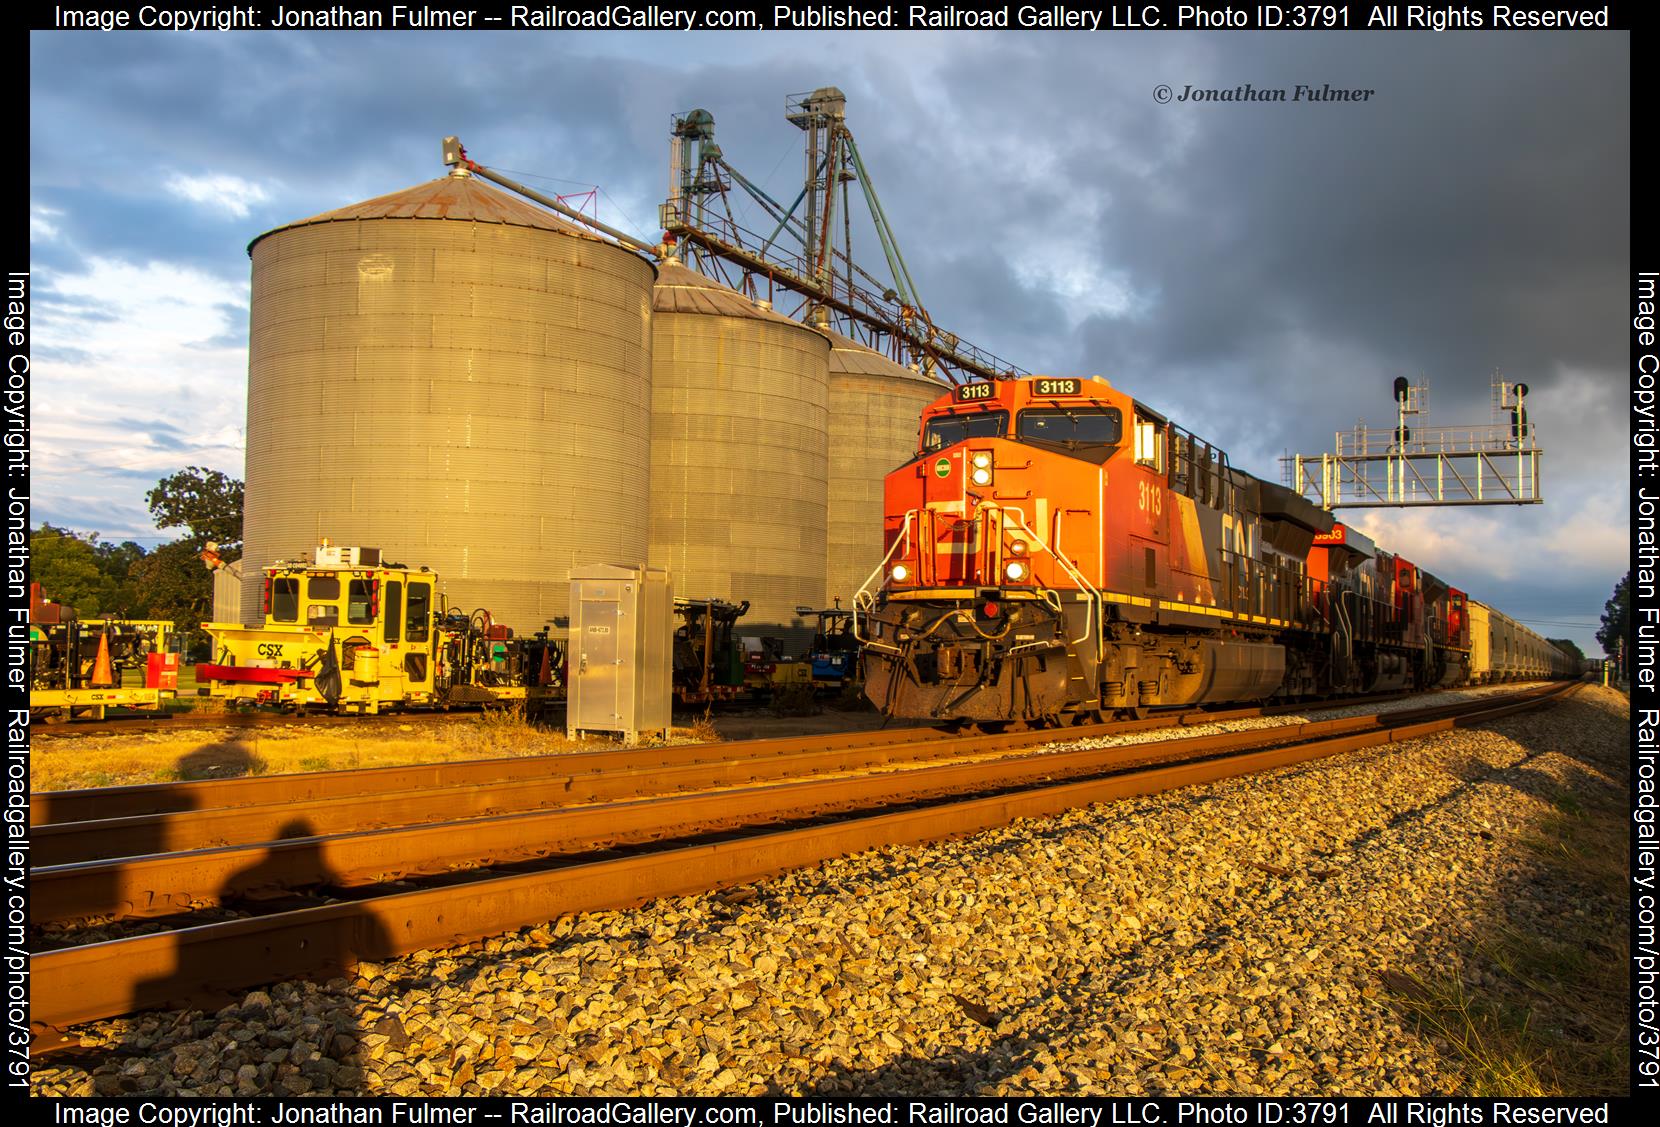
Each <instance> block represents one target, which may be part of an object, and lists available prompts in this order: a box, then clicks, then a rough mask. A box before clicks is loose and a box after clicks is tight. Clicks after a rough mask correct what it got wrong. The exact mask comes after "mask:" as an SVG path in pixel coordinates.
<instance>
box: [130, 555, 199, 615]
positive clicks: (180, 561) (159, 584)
mask: <svg viewBox="0 0 1660 1127" xmlns="http://www.w3.org/2000/svg"><path fill="white" fill-rule="evenodd" d="M132 575H133V585H134V587H135V588H136V589H137V591H138V606H137V608H136V610H137V612H138V615H139V616H140V617H143V618H166V619H171V620H172V622H173V623H174V625H176V626H177V627H178V628H179V630H181V631H190V632H195V631H197V629H198V628H199V627H200V626H201V625H202V620H203V619H204V618H206V617H207V616H208V614H209V613H210V612H211V610H212V609H213V573H212V572H210V571H208V569H207V568H206V567H204V566H202V560H201V557H200V556H199V555H198V554H197V549H196V547H195V546H194V545H192V544H191V542H190V541H189V540H175V541H173V542H172V543H170V544H163V545H162V546H161V547H159V548H157V549H156V550H155V551H153V552H151V553H149V554H148V555H146V556H145V557H144V558H143V559H141V560H139V561H138V562H137V563H135V564H134V565H133V573H132Z"/></svg>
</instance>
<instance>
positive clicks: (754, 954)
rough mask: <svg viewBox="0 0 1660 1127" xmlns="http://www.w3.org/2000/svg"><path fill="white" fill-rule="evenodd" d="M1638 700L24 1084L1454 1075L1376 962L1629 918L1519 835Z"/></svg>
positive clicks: (1603, 698) (705, 1087)
mask: <svg viewBox="0 0 1660 1127" xmlns="http://www.w3.org/2000/svg"><path fill="white" fill-rule="evenodd" d="M1624 707H1625V705H1624V699H1623V698H1618V697H1614V696H1612V694H1607V693H1606V692H1605V691H1604V690H1601V689H1596V688H1587V689H1585V690H1582V691H1581V693H1580V694H1579V698H1578V699H1576V700H1573V701H1569V702H1565V703H1562V704H1558V705H1556V706H1555V707H1553V708H1551V709H1548V710H1547V711H1545V712H1542V713H1537V714H1530V715H1525V716H1521V717H1516V718H1511V719H1507V720H1503V721H1500V722H1498V723H1497V724H1495V725H1494V726H1493V727H1491V728H1489V729H1482V730H1475V731H1470V730H1460V731H1456V732H1447V733H1441V734H1437V735H1435V736H1433V737H1431V738H1428V739H1424V740H1419V741H1415V742H1413V743H1409V744H1404V745H1399V746H1395V747H1387V748H1378V749H1369V750H1362V751H1358V752H1353V753H1350V754H1347V755H1344V756H1340V757H1337V758H1334V759H1330V760H1325V761H1321V762H1319V763H1314V764H1308V765H1304V766H1299V767H1293V768H1289V769H1285V770H1281V771H1279V772H1276V773H1274V774H1272V775H1269V776H1262V777H1256V778H1251V779H1242V780H1235V781H1228V782H1219V783H1211V784H1205V785H1201V786H1196V787H1191V788H1187V789H1184V790H1181V791H1177V792H1171V793H1169V794H1164V795H1158V796H1152V797H1148V798H1138V799H1130V800H1126V801H1123V802H1119V803H1116V804H1112V805H1105V806H1096V807H1091V808H1089V809H1086V810H1081V811H1075V812H1071V813H1068V814H1063V815H1060V816H1056V817H1052V818H1046V819H1033V820H1026V821H1022V822H1019V823H1016V824H1015V825H1013V826H1010V827H1007V828H1004V829H998V830H991V831H987V832H985V833H981V834H977V835H975V836H973V837H971V838H967V839H964V840H963V841H959V842H955V843H948V844H943V845H935V846H927V847H894V848H889V849H885V850H880V851H876V852H874V853H867V854H861V855H860V856H858V857H855V858H852V859H848V860H844V861H837V862H831V863H829V864H826V865H823V866H820V867H818V868H816V869H813V870H809V871H805V872H802V873H797V874H794V875H790V876H786V877H781V878H776V879H773V880H769V881H766V882H764V883H762V884H760V885H757V886H753V887H751V888H747V889H743V890H740V891H739V892H737V893H731V892H728V893H725V894H715V895H708V896H697V897H681V898H677V899H674V900H670V901H661V902H657V903H656V904H653V905H648V906H647V907H645V908H641V909H634V910H629V911H622V912H605V913H593V914H589V915H586V916H582V917H578V918H577V919H575V920H565V921H561V922H560V923H558V924H556V925H553V926H552V927H550V928H548V929H534V930H531V931H527V932H522V933H519V934H517V935H515V936H512V937H509V938H506V939H501V940H491V941H489V942H487V943H486V944H484V945H483V946H482V948H481V949H474V950H462V951H450V952H443V953H431V952H423V953H417V954H416V955H412V956H408V957H405V958H400V959H397V960H393V961H391V962H389V963H386V964H383V965H380V966H374V967H364V968H360V970H359V972H358V973H357V975H356V976H355V977H354V978H353V979H352V980H349V981H348V980H344V979H342V980H335V981H333V982H331V983H327V984H324V985H323V986H322V987H314V986H307V985H294V984H287V985H283V986H278V987H274V988H271V989H270V990H269V991H256V992H254V993H253V994H250V995H248V996H247V998H246V999H245V1000H244V1002H243V1003H242V1004H241V1005H239V1006H235V1007H231V1008H230V1009H228V1010H226V1011H223V1012H221V1013H220V1014H219V1015H217V1016H212V1015H209V1016H202V1015H191V1014H189V1013H182V1014H160V1015H146V1016H144V1017H140V1018H137V1019H133V1020H130V1021H121V1022H108V1023H104V1024H103V1025H102V1026H100V1027H99V1029H98V1036H99V1038H100V1039H101V1040H104V1041H105V1042H106V1044H107V1045H108V1046H109V1047H110V1048H113V1049H116V1050H117V1053H116V1054H115V1055H112V1056H109V1057H107V1058H105V1059H102V1060H101V1061H96V1062H94V1061H88V1062H87V1063H86V1064H81V1065H76V1064H68V1065H54V1064H51V1063H47V1064H46V1065H45V1066H44V1067H43V1068H42V1070H41V1071H40V1072H39V1073H38V1074H37V1090H39V1091H43V1092H67V1091H89V1092H90V1091H99V1092H114V1091H121V1090H128V1091H176V1090H177V1091H194V1092H214V1091H230V1092H236V1091H242V1092H254V1091H274V1092H277V1093H279V1094H283V1093H298V1092H305V1091H339V1092H400V1093H406V1094H407V1093H416V1092H439V1091H454V1092H465V1091H494V1092H503V1093H532V1092H544V1093H549V1094H551V1093H555V1092H581V1093H593V1094H598V1093H607V1092H613V1093H614V1092H649V1091H679V1092H686V1093H694V1092H695V1093H709V1092H719V1091H726V1092H747V1091H758V1090H768V1089H770V1090H786V1091H797V1090H801V1091H838V1090H839V1091H856V1092H865V1093H874V1092H882V1091H925V1090H939V1091H986V1092H992V1091H1027V1092H1085V1091H1099V1092H1139V1091H1159V1092H1198V1091H1212V1092H1219V1091H1240V1092H1245V1091H1257V1090H1262V1091H1296V1092H1307V1091H1353V1092H1384V1091H1407V1092H1417V1091H1441V1090H1456V1089H1459V1088H1461V1086H1462V1085H1463V1084H1464V1083H1465V1081H1466V1080H1467V1078H1466V1077H1464V1076H1463V1075H1462V1074H1461V1073H1460V1071H1459V1068H1460V1066H1459V1065H1458V1063H1457V1062H1456V1061H1455V1060H1453V1059H1452V1058H1450V1057H1449V1056H1448V1055H1447V1054H1446V1053H1445V1052H1444V1051H1443V1050H1442V1049H1441V1048H1440V1047H1438V1046H1437V1045H1436V1044H1435V1043H1434V1042H1433V1041H1432V1040H1430V1039H1427V1038H1425V1037H1423V1036H1421V1035H1419V1034H1416V1033H1413V1032H1412V1031H1411V1029H1410V1025H1411V1023H1410V1021H1408V1020H1407V1019H1406V1018H1405V1017H1403V1013H1402V1009H1401V1007H1400V1006H1399V1005H1397V1004H1396V1003H1395V1002H1394V1001H1392V1000H1391V998H1390V996H1389V990H1388V989H1387V988H1386V985H1385V983H1386V981H1392V980H1386V979H1385V978H1383V977H1381V976H1385V975H1389V974H1409V973H1417V974H1423V975H1426V976H1427V975H1432V974H1441V973H1444V972H1450V973H1453V974H1455V975H1456V974H1458V973H1459V972H1460V971H1464V972H1468V973H1469V974H1472V975H1478V976H1479V975H1481V974H1485V973H1488V972H1487V971H1485V970H1483V969H1482V966H1481V958H1480V956H1479V955H1478V954H1477V953H1476V944H1477V940H1478V939H1479V938H1480V937H1482V936H1484V935H1487V934H1490V933H1491V932H1492V931H1493V929H1494V928H1495V927H1526V928H1530V929H1534V930H1538V931H1541V933H1544V934H1548V933H1555V934H1557V935H1558V936H1559V937H1561V938H1567V939H1572V940H1573V941H1574V942H1581V941H1583V939H1584V937H1585V936H1587V935H1589V936H1600V935H1603V934H1610V933H1612V930H1613V929H1612V927H1611V925H1608V924H1605V923H1604V922H1603V921H1602V920H1601V919H1600V918H1599V916H1598V913H1599V912H1600V911H1602V909H1601V908H1600V907H1599V903H1598V901H1597V900H1596V899H1595V898H1594V897H1590V896H1586V895H1584V894H1583V890H1579V889H1571V888H1561V887H1556V886H1555V885H1553V884H1552V883H1551V882H1550V881H1549V880H1543V879H1542V878H1539V877H1538V875H1537V873H1536V871H1535V870H1536V868H1537V866H1536V865H1535V863H1534V862H1535V860H1536V858H1535V857H1534V856H1532V855H1531V854H1530V852H1529V849H1528V847H1527V845H1526V841H1527V839H1528V837H1529V835H1531V834H1536V832H1537V825H1538V823H1539V821H1540V820H1541V819H1543V818H1545V817H1547V816H1550V815H1551V814H1552V812H1553V811H1555V810H1558V809H1559V808H1560V806H1561V803H1560V796H1561V795H1562V794H1569V795H1574V794H1578V795H1580V796H1581V800H1582V801H1589V798H1593V797H1595V795H1596V794H1598V793H1600V792H1602V791H1606V790H1608V789H1610V788H1612V787H1616V786H1617V783H1618V775H1617V772H1618V770H1619V765H1620V763H1621V762H1622V758H1623V754H1624V741H1625V739H1626V728H1627V720H1626V716H1625V714H1624V712H1623V709H1624ZM1587 796H1589V797H1587ZM1553 801H1555V802H1556V805H1553V804H1552V803H1553ZM1495 913H1503V918H1502V919H1496V918H1495ZM1473 981H1474V982H1476V983H1478V984H1479V983H1480V982H1481V979H1480V978H1479V977H1477V978H1475V979H1474V980H1473ZM122 1050H125V1051H127V1052H130V1053H134V1054H137V1055H132V1056H123V1055H121V1052H122Z"/></svg>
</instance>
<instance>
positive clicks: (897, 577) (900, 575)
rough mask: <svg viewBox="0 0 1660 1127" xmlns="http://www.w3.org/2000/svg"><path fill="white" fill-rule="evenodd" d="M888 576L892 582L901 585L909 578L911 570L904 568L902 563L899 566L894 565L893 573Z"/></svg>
mask: <svg viewBox="0 0 1660 1127" xmlns="http://www.w3.org/2000/svg"><path fill="white" fill-rule="evenodd" d="M889 574H891V575H892V576H893V581H894V582H895V583H903V582H905V580H907V579H909V578H910V577H911V569H910V568H908V567H906V566H905V565H904V564H902V563H901V564H894V565H893V571H892V572H890V573H889Z"/></svg>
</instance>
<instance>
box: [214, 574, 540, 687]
mask: <svg viewBox="0 0 1660 1127" xmlns="http://www.w3.org/2000/svg"><path fill="white" fill-rule="evenodd" d="M261 592H262V593H261V609H262V613H263V615H264V619H265V621H264V624H263V625H260V626H243V625H241V624H239V623H230V622H210V623H205V624H204V625H203V629H204V630H206V631H207V633H208V635H209V636H210V637H211V638H212V639H213V661H212V662H211V663H210V664H206V665H199V666H197V667H196V681H197V684H198V685H205V686H206V690H205V692H206V694H207V695H211V696H214V697H220V698H223V699H225V700H227V701H231V702H233V703H240V704H248V705H272V706H276V707H278V708H283V709H288V710H294V711H299V710H304V709H324V710H327V711H331V712H346V713H366V714H374V713H379V712H387V711H393V710H397V709H404V708H440V709H442V708H452V707H457V706H469V705H492V704H521V705H523V706H524V707H525V708H526V710H527V711H528V712H535V711H538V710H539V709H540V707H541V705H542V702H543V701H544V700H545V699H547V697H549V696H550V695H553V694H555V693H557V692H558V691H559V690H560V688H561V687H562V686H563V684H564V675H565V658H564V650H563V647H562V646H561V645H560V644H559V643H558V642H556V641H554V640H552V639H550V638H548V637H547V635H546V634H545V633H542V634H538V635H537V636H535V637H533V638H518V637H515V636H514V634H513V631H512V630H511V629H509V628H508V627H506V626H504V625H501V624H498V623H496V622H494V621H493V620H492V619H491V617H490V613H489V612H488V611H486V610H482V609H481V610H475V611H473V612H472V613H471V614H468V613H466V612H465V611H462V610H460V609H451V608H449V607H448V606H446V605H445V600H444V597H443V595H442V594H440V593H439V592H438V576H437V575H436V574H435V573H434V572H432V571H429V570H428V569H427V568H424V567H422V568H412V567H409V566H407V565H405V564H401V563H390V562H386V561H383V560H382V559H381V553H380V550H379V549H378V548H361V547H341V546H336V545H330V544H329V543H328V542H327V541H324V543H323V545H322V546H321V547H319V548H318V549H317V550H316V553H315V556H314V558H313V559H312V561H311V562H310V563H303V562H293V561H278V562H277V563H275V564H272V565H271V566H270V567H267V568H266V569H265V575H264V581H263V584H262V588H261ZM197 691H198V692H203V691H204V690H202V689H198V690H197Z"/></svg>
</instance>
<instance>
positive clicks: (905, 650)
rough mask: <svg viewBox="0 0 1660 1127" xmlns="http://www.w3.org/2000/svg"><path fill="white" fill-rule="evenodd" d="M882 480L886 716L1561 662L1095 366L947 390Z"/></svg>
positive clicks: (1258, 689) (1536, 667) (1387, 681)
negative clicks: (1081, 374) (1065, 374)
mask: <svg viewBox="0 0 1660 1127" xmlns="http://www.w3.org/2000/svg"><path fill="white" fill-rule="evenodd" d="M884 496H885V517H884V532H885V538H886V539H885V543H886V547H887V553H886V556H885V557H884V558H883V560H882V561H881V563H880V565H879V566H878V567H877V568H876V570H875V571H874V572H873V573H872V574H871V576H870V579H869V580H867V582H866V583H865V585H864V587H863V588H862V589H861V591H860V592H859V595H858V597H857V598H856V600H855V604H856V611H857V617H858V623H857V627H856V629H857V633H858V637H859V640H860V642H861V644H862V647H863V665H864V678H865V691H866V694H867V695H868V696H869V697H870V699H871V700H872V701H873V702H874V703H875V704H876V705H877V707H879V708H880V709H882V710H883V711H885V712H887V713H888V714H890V715H893V716H901V717H912V718H918V719H930V720H942V719H943V720H951V721H965V722H976V723H984V724H991V725H999V724H1004V723H1008V722H1011V721H1012V722H1026V723H1060V722H1068V721H1074V722H1081V721H1084V720H1087V719H1090V718H1092V717H1096V716H1100V715H1110V714H1119V715H1139V714H1140V713H1141V712H1143V711H1144V710H1146V709H1149V708H1156V707H1166V706H1176V705H1196V704H1208V703H1215V702H1221V701H1254V700H1267V699H1270V698H1276V697H1286V698H1290V697H1304V698H1316V697H1322V696H1329V695H1334V694H1340V693H1359V692H1375V691H1389V690H1398V689H1416V688H1428V687H1433V686H1437V685H1449V684H1457V683H1461V682H1464V681H1466V680H1469V679H1471V678H1475V679H1498V678H1500V677H1523V676H1535V675H1538V676H1544V675H1558V674H1560V673H1562V672H1565V669H1566V658H1565V656H1564V655H1561V654H1560V653H1559V652H1557V653H1556V656H1555V657H1553V656H1552V654H1551V653H1547V652H1545V650H1547V649H1548V650H1551V651H1553V652H1555V650H1554V647H1549V646H1548V645H1546V646H1544V648H1543V649H1541V648H1540V646H1539V645H1536V644H1535V642H1537V643H1539V644H1540V645H1543V639H1537V636H1536V635H1532V634H1531V633H1530V632H1527V631H1525V628H1522V627H1520V626H1518V625H1517V624H1515V623H1512V622H1511V621H1510V620H1509V619H1505V618H1503V617H1502V616H1497V617H1495V616H1494V614H1493V613H1492V612H1490V611H1488V610H1487V608H1485V607H1482V606H1481V605H1480V604H1475V603H1472V602H1471V601H1470V600H1469V598H1468V596H1467V594H1466V593H1465V592H1463V591H1462V590H1459V589H1456V588H1454V587H1452V586H1451V585H1450V584H1448V583H1446V582H1444V581H1442V580H1441V579H1439V578H1437V577H1436V576H1434V575H1432V574H1430V573H1429V572H1427V571H1424V570H1423V569H1422V568H1419V567H1417V566H1415V565H1414V564H1413V563H1412V562H1411V561H1409V560H1406V559H1403V558H1401V557H1400V556H1398V555H1395V554H1392V553H1390V552H1387V551H1385V550H1384V549H1382V548H1380V547H1378V546H1377V545H1376V544H1374V543H1373V542H1372V541H1371V540H1370V539H1368V538H1367V537H1365V536H1364V535H1362V534H1360V533H1359V532H1358V531H1357V530H1355V529H1353V528H1348V527H1346V526H1344V525H1341V524H1338V523H1337V522H1336V521H1334V520H1333V518H1332V516H1331V514H1330V513H1328V512H1325V511H1323V510H1321V509H1319V508H1317V507H1316V506H1314V505H1312V504H1310V503H1309V502H1308V501H1306V500H1304V499H1303V498H1302V497H1300V496H1298V495H1297V494H1296V493H1293V492H1292V491H1290V490H1288V489H1285V488H1283V487H1281V486H1278V485H1274V484H1272V483H1270V482H1266V481H1262V480H1260V479H1258V478H1255V477H1252V476H1251V475H1249V474H1246V473H1243V472H1240V471H1238V470H1236V469H1234V468H1233V467H1232V466H1230V465H1229V463H1228V458H1227V455H1226V453H1225V452H1223V451H1222V450H1221V449H1219V448H1217V447H1216V446H1215V445H1213V444H1211V443H1209V442H1206V441H1204V440H1203V439H1201V438H1199V437H1197V436H1196V435H1193V434H1191V433H1190V432H1188V431H1186V430H1184V429H1183V428H1181V427H1180V426H1178V425H1176V424H1175V423H1173V422H1171V421H1170V420H1169V419H1168V418H1166V417H1165V416H1164V415H1162V414H1160V413H1159V412H1157V411H1155V410H1154V409H1152V408H1151V407H1149V406H1148V405H1146V404H1144V403H1141V402H1138V401H1136V400H1135V399H1133V398H1132V397H1130V396H1129V395H1127V394H1125V393H1124V392H1121V391H1119V390H1117V389H1115V388H1113V387H1112V386H1111V385H1110V384H1108V383H1107V382H1106V381H1104V380H1101V379H1100V378H1099V377H1096V378H1094V379H1076V378H1069V379H1057V378H1052V377H1034V378H1027V379H1009V380H998V381H987V382H975V383H968V384H964V385H961V386H959V387H957V388H955V389H954V390H953V391H952V392H951V393H950V394H949V395H947V396H943V397H941V398H940V399H938V400H936V401H935V402H934V403H933V404H931V405H930V406H929V407H928V408H927V409H926V410H925V411H924V413H923V416H922V420H921V430H920V452H919V453H918V455H917V456H916V457H915V458H914V459H912V460H911V461H910V462H908V463H906V464H905V465H904V466H901V467H900V468H899V469H897V470H895V471H893V472H892V473H890V474H889V475H888V477H887V481H886V486H885V494H884ZM1495 639H1497V641H1495ZM1558 659H1560V660H1558ZM1559 666H1560V667H1561V668H1558V667H1559Z"/></svg>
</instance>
